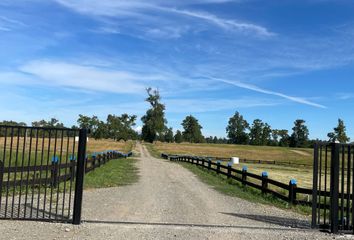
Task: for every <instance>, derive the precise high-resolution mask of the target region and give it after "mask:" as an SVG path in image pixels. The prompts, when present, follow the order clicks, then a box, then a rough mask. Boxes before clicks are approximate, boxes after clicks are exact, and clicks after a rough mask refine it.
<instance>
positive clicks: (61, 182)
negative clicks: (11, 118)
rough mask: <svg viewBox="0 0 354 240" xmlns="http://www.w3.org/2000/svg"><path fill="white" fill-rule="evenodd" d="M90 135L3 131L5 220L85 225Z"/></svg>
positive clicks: (0, 159) (0, 174) (0, 161)
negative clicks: (87, 160)
mask: <svg viewBox="0 0 354 240" xmlns="http://www.w3.org/2000/svg"><path fill="white" fill-rule="evenodd" d="M86 137H87V131H86V130H73V129H67V128H39V127H22V126H0V193H1V194H0V218H1V219H17V220H41V221H58V222H59V221H60V222H72V223H74V224H79V223H80V221H81V203H82V188H83V177H84V161H85V154H86Z"/></svg>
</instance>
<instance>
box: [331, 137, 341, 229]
mask: <svg viewBox="0 0 354 240" xmlns="http://www.w3.org/2000/svg"><path fill="white" fill-rule="evenodd" d="M331 146H332V151H331V185H330V187H331V191H330V195H331V200H330V204H331V210H330V211H331V213H330V214H331V215H330V218H331V233H338V215H339V214H338V211H339V207H338V197H339V150H340V145H339V144H338V143H332V144H331Z"/></svg>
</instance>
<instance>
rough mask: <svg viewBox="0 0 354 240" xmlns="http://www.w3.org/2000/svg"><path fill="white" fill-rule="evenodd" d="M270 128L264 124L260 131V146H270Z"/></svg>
mask: <svg viewBox="0 0 354 240" xmlns="http://www.w3.org/2000/svg"><path fill="white" fill-rule="evenodd" d="M271 134H272V128H271V126H270V125H269V124H268V123H265V124H264V126H263V129H262V145H264V146H265V145H270V144H271V142H272V137H271Z"/></svg>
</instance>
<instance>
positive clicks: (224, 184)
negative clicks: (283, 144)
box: [178, 163, 311, 215]
mask: <svg viewBox="0 0 354 240" xmlns="http://www.w3.org/2000/svg"><path fill="white" fill-rule="evenodd" d="M178 164H181V165H182V166H183V167H185V168H186V169H188V170H190V171H191V172H193V173H194V174H195V175H197V176H198V178H199V179H200V180H201V181H202V182H204V183H206V184H208V185H210V186H212V187H213V188H214V189H215V190H217V191H218V192H220V193H223V194H226V195H229V196H233V197H239V198H242V199H245V200H247V201H250V202H254V203H261V204H267V205H273V206H276V207H279V208H282V209H288V210H292V211H294V212H297V213H300V214H303V215H310V214H311V208H310V207H307V206H300V205H298V206H291V205H289V204H288V203H287V202H285V201H282V200H279V199H277V198H275V197H273V196H272V195H269V194H267V195H263V194H262V193H261V191H259V190H257V189H254V188H250V187H244V186H242V184H240V183H239V182H236V181H235V180H231V179H227V178H226V177H225V176H223V175H218V174H216V173H214V172H210V171H208V170H207V169H203V168H200V167H197V166H195V165H192V164H190V163H178Z"/></svg>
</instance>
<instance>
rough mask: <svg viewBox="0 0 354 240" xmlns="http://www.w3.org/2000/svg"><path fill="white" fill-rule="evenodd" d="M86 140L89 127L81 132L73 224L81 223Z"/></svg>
mask: <svg viewBox="0 0 354 240" xmlns="http://www.w3.org/2000/svg"><path fill="white" fill-rule="evenodd" d="M86 141H87V129H80V132H79V146H78V148H79V149H78V153H77V155H78V157H77V168H76V169H77V170H76V171H77V172H76V182H75V198H74V216H73V224H75V225H79V224H80V223H81V210H82V193H83V186H84V174H85V157H86Z"/></svg>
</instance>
